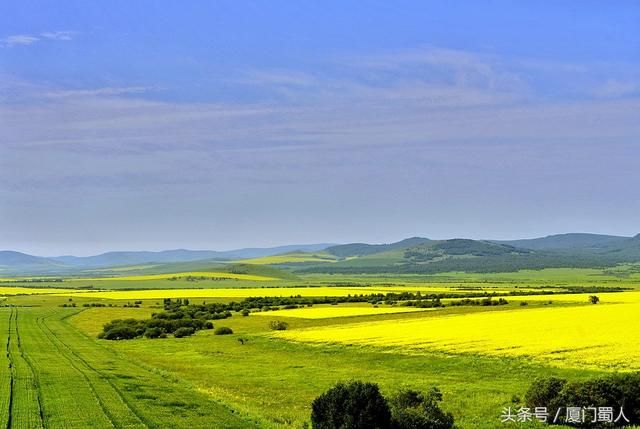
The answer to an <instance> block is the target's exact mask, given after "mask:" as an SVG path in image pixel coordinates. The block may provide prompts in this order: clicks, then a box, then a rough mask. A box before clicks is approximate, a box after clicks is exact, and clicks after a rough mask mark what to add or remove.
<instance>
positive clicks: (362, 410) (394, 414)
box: [311, 381, 454, 429]
mask: <svg viewBox="0 0 640 429" xmlns="http://www.w3.org/2000/svg"><path fill="white" fill-rule="evenodd" d="M441 401H442V394H441V393H440V391H439V390H438V389H437V388H435V387H434V388H432V389H431V390H430V391H429V392H427V393H426V394H422V393H420V392H417V391H414V390H403V391H400V392H399V393H398V394H397V395H396V396H394V397H392V398H391V399H390V400H387V399H386V398H385V397H384V396H382V394H381V393H380V390H379V388H378V386H377V385H376V384H374V383H364V382H360V381H354V382H351V383H348V384H344V383H338V384H337V385H335V386H334V387H332V388H331V389H329V390H327V391H326V392H325V393H323V394H322V395H320V396H319V397H317V398H316V399H315V400H314V401H313V403H312V405H311V424H312V427H313V428H314V429H370V428H371V429H451V428H453V423H454V420H453V416H452V415H451V414H450V413H446V412H444V411H443V410H442V409H441V408H440V406H439V402H441Z"/></svg>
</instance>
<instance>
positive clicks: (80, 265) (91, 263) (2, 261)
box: [0, 243, 332, 275]
mask: <svg viewBox="0 0 640 429" xmlns="http://www.w3.org/2000/svg"><path fill="white" fill-rule="evenodd" d="M330 246H332V244H329V243H319V244H293V245H287V246H277V247H265V248H258V247H256V248H244V249H236V250H229V251H215V250H186V249H177V250H165V251H161V252H149V251H121V252H117V251H116V252H107V253H102V254H100V255H95V256H71V255H66V256H54V257H41V256H33V255H28V254H26V253H21V252H15V251H11V250H4V251H0V275H2V274H3V273H5V274H12V275H13V274H30V273H34V274H39V273H66V272H72V271H77V270H85V269H93V268H108V267H116V266H127V265H138V264H166V263H174V262H191V261H204V260H208V261H211V262H215V261H232V260H242V259H249V258H258V257H262V256H272V255H278V254H281V253H287V252H294V251H303V252H313V251H317V250H323V249H326V248H327V247H330Z"/></svg>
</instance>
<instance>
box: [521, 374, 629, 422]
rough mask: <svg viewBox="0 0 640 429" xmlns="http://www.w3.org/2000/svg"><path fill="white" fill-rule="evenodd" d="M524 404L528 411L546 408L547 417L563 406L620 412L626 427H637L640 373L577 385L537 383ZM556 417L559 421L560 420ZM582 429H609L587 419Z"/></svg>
mask: <svg viewBox="0 0 640 429" xmlns="http://www.w3.org/2000/svg"><path fill="white" fill-rule="evenodd" d="M525 400H526V403H527V405H528V406H530V407H547V410H548V411H549V414H550V415H555V413H556V412H557V411H558V409H560V408H561V407H567V406H576V407H613V408H614V410H615V412H616V414H617V413H619V412H620V409H621V408H623V409H624V414H625V416H626V418H627V419H629V424H630V425H634V424H636V425H637V424H638V423H640V372H636V373H630V374H613V375H609V376H605V377H600V378H597V379H592V380H587V381H578V382H568V381H567V380H564V379H560V378H548V379H539V380H536V381H534V383H533V384H532V385H531V387H530V388H529V391H528V392H527V395H526V398H525ZM561 411H562V410H561ZM560 415H561V419H560V420H561V421H562V420H563V419H564V416H563V415H562V413H560ZM614 418H615V416H614ZM625 423H626V422H625ZM583 426H589V427H594V428H596V427H611V425H609V426H606V423H603V424H601V425H598V424H594V423H592V422H591V420H590V419H589V418H588V417H587V422H586V424H584V425H583Z"/></svg>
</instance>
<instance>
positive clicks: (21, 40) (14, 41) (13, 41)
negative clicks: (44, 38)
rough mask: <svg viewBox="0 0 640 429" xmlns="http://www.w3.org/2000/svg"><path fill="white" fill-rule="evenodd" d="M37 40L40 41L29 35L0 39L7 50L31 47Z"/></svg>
mask: <svg viewBox="0 0 640 429" xmlns="http://www.w3.org/2000/svg"><path fill="white" fill-rule="evenodd" d="M38 40H40V39H39V38H38V37H36V36H31V35H29V34H16V35H14V36H8V37H5V38H4V39H2V45H3V46H7V47H9V48H11V47H14V46H26V45H32V44H34V43H36V42H37V41H38Z"/></svg>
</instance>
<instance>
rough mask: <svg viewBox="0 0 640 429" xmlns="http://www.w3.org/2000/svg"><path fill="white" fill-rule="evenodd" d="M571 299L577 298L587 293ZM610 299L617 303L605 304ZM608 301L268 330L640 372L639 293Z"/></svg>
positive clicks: (296, 337)
mask: <svg viewBox="0 0 640 429" xmlns="http://www.w3.org/2000/svg"><path fill="white" fill-rule="evenodd" d="M603 295H604V294H603ZM570 297H571V298H572V299H574V300H576V302H578V301H577V300H578V299H580V298H583V299H584V298H585V296H581V295H570ZM532 298H534V297H519V299H522V300H525V299H526V300H531V299H532ZM535 298H536V299H545V297H543V296H540V297H535ZM556 298H557V297H553V299H556ZM609 298H611V299H612V303H608V302H606V299H609ZM546 299H547V300H548V299H549V297H548V296H547V297H546ZM606 299H605V302H604V303H601V304H597V305H592V304H585V305H583V306H568V307H567V306H565V307H561V306H556V307H554V306H548V307H543V308H540V307H538V308H531V309H515V310H506V311H495V312H489V311H488V312H478V313H469V314H462V315H459V314H457V315H442V316H439V317H430V318H410V319H403V320H383V321H375V322H367V323H348V324H339V325H331V326H323V327H314V328H308V329H298V330H291V331H282V332H277V333H273V334H271V335H272V336H273V337H276V338H283V339H287V340H292V341H298V342H311V343H327V342H331V343H338V344H349V345H354V344H355V345H363V346H375V347H385V348H389V347H391V348H394V349H400V350H401V351H403V352H410V353H416V352H417V353H420V352H421V351H433V350H435V351H440V352H445V353H454V354H467V353H470V354H480V355H489V356H508V357H526V358H531V359H533V360H535V361H538V362H541V363H546V364H552V365H556V366H562V367H586V368H597V369H609V370H612V369H614V370H638V369H640V331H638V330H637V329H636V327H637V326H639V323H638V322H639V321H640V320H639V319H640V292H627V293H618V294H609V296H607V298H606Z"/></svg>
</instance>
